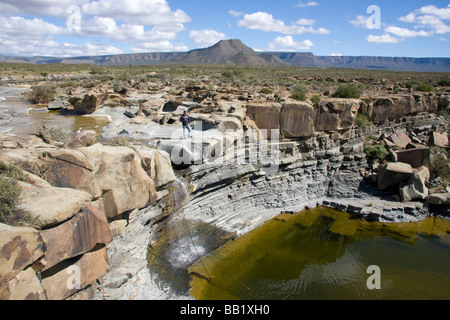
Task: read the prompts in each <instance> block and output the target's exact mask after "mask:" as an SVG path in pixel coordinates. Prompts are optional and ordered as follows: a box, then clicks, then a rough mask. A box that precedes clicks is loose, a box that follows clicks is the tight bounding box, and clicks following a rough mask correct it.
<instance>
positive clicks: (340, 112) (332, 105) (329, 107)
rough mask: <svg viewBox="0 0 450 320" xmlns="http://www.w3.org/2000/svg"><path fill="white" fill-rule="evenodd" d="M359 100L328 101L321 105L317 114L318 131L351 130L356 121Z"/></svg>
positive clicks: (316, 127)
mask: <svg viewBox="0 0 450 320" xmlns="http://www.w3.org/2000/svg"><path fill="white" fill-rule="evenodd" d="M358 110H359V100H356V99H328V100H325V101H322V102H320V103H319V106H318V107H317V108H316V113H315V122H314V126H315V130H316V131H338V130H345V129H350V128H351V127H352V126H353V125H354V124H355V121H356V116H357V115H358Z"/></svg>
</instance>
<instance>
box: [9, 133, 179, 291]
mask: <svg viewBox="0 0 450 320" xmlns="http://www.w3.org/2000/svg"><path fill="white" fill-rule="evenodd" d="M21 139H22V138H20V137H18V138H17V139H14V138H7V139H6V140H3V141H2V146H4V147H2V149H1V150H0V159H1V160H2V161H7V162H10V163H14V164H15V165H16V166H19V167H22V168H23V169H29V170H32V171H34V172H35V173H37V174H39V175H41V177H39V176H38V175H36V174H34V173H30V172H28V173H27V172H26V178H25V181H20V182H19V186H20V187H21V189H22V203H21V208H22V209H25V210H27V211H28V213H29V214H30V216H31V218H32V220H33V223H34V225H33V227H27V228H25V227H12V226H6V225H3V224H0V262H1V264H0V298H1V299H3V300H8V299H9V300H16V299H42V300H43V299H51V300H61V299H67V298H69V297H72V296H73V295H74V294H75V293H78V292H81V290H83V293H84V294H87V295H85V296H84V298H89V297H90V295H91V294H92V293H93V291H94V290H93V289H92V288H93V287H92V286H93V285H95V281H96V280H97V279H99V278H100V277H102V276H103V275H105V274H106V273H107V272H108V270H109V258H108V254H107V249H106V245H107V244H108V243H110V242H111V241H112V239H113V233H112V230H114V234H116V235H117V233H118V232H120V230H123V228H124V227H121V226H122V224H121V223H116V224H115V223H112V224H111V225H110V224H109V223H108V218H109V219H117V218H118V216H120V215H121V214H123V213H128V212H131V211H133V210H136V209H138V208H143V207H146V206H147V205H151V204H153V203H154V201H155V200H156V199H160V198H161V197H163V196H164V193H162V192H161V193H158V192H156V189H155V185H156V186H157V187H158V188H159V189H160V190H162V188H163V187H164V186H166V185H168V184H169V183H170V182H171V181H174V180H175V179H176V177H175V175H174V172H173V169H172V167H171V164H170V159H169V155H168V154H166V153H164V152H162V151H158V150H155V149H147V148H145V147H143V146H141V147H140V148H136V147H135V148H134V149H133V148H128V147H111V146H104V145H101V144H96V145H92V146H89V147H81V148H75V149H61V148H57V147H54V146H50V145H47V144H43V143H42V142H39V140H37V141H36V142H37V143H32V142H31V143H30V140H33V139H24V140H23V141H22V140H21ZM6 147H8V148H6ZM141 156H142V159H141ZM30 161H34V163H33V164H34V165H31V163H30ZM145 165H148V168H144V167H145ZM146 170H147V171H146ZM147 172H148V173H149V174H147ZM43 178H45V179H46V180H44V179H43ZM121 221H122V220H118V222H121ZM124 221H125V222H126V220H124ZM118 229H120V230H119V231H117V230H118ZM89 292H90V294H89Z"/></svg>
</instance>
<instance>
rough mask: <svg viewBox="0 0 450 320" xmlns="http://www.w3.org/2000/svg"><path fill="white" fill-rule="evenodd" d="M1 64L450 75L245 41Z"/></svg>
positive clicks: (411, 63) (423, 61)
mask: <svg viewBox="0 0 450 320" xmlns="http://www.w3.org/2000/svg"><path fill="white" fill-rule="evenodd" d="M0 62H16V63H20V62H23V63H32V64H46V63H67V64H80V63H86V64H95V65H103V66H129V65H133V66H147V65H161V64H219V65H248V66H296V67H307V68H353V69H356V68H357V69H378V70H390V71H421V72H450V58H408V57H370V56H368V57H352V56H332V57H328V56H316V55H314V54H313V53H311V52H262V53H261V52H256V51H254V50H253V49H251V48H249V47H247V46H246V45H245V44H243V43H242V41H241V40H238V39H232V40H222V41H220V42H218V43H216V44H215V45H213V46H211V47H208V48H204V49H195V50H191V51H189V52H155V53H137V54H121V55H108V56H86V57H73V58H55V57H7V56H0Z"/></svg>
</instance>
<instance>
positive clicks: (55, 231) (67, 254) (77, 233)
mask: <svg viewBox="0 0 450 320" xmlns="http://www.w3.org/2000/svg"><path fill="white" fill-rule="evenodd" d="M41 236H42V239H43V241H44V243H45V247H46V251H45V257H44V259H45V264H44V269H43V270H47V269H49V268H51V267H53V266H55V265H56V264H58V263H60V262H61V261H63V260H66V259H69V258H73V257H76V256H79V255H81V254H83V253H86V252H88V251H90V250H92V249H93V248H94V247H95V246H97V245H99V244H100V245H106V244H107V243H109V242H111V240H112V235H111V230H110V229H109V226H108V221H107V220H106V217H105V215H104V213H103V212H100V211H99V210H98V209H96V208H94V207H93V206H91V205H90V206H88V207H87V208H86V209H84V210H83V211H81V212H80V213H78V214H77V215H76V216H74V217H73V218H72V219H70V220H69V221H67V222H65V223H63V224H61V225H59V226H57V227H55V228H52V229H47V230H43V231H41Z"/></svg>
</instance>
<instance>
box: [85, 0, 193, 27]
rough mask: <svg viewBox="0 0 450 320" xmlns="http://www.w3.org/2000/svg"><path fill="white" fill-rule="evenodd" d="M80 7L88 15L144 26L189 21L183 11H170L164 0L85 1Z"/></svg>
mask: <svg viewBox="0 0 450 320" xmlns="http://www.w3.org/2000/svg"><path fill="white" fill-rule="evenodd" d="M81 8H82V11H83V12H84V13H86V14H89V15H93V16H99V17H108V18H113V19H117V20H121V21H124V22H127V23H133V24H142V25H145V26H156V25H163V24H171V23H187V22H191V18H190V17H189V16H188V15H187V14H186V13H185V12H184V11H182V10H176V11H172V9H171V8H170V6H169V4H168V3H167V1H166V0H99V1H93V2H89V3H85V4H83V5H82V6H81Z"/></svg>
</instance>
